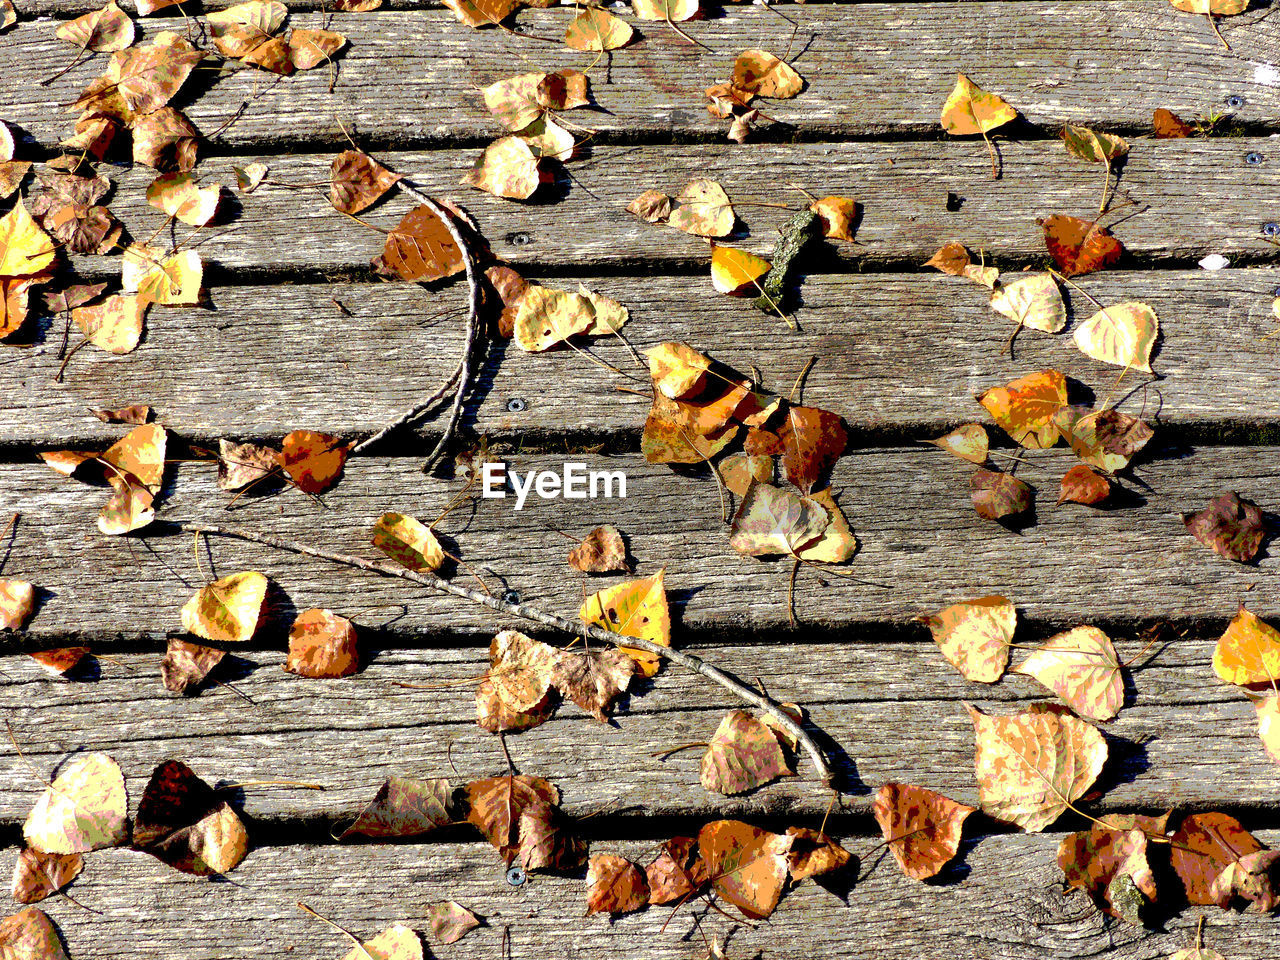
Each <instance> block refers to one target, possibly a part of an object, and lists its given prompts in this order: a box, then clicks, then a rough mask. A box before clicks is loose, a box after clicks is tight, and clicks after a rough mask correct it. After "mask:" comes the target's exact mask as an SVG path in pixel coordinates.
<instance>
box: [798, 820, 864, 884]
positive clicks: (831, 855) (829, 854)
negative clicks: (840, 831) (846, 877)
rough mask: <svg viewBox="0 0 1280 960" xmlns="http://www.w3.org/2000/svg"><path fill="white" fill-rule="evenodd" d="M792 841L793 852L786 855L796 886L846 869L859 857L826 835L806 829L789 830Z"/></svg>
mask: <svg viewBox="0 0 1280 960" xmlns="http://www.w3.org/2000/svg"><path fill="white" fill-rule="evenodd" d="M787 836H788V837H790V838H791V850H790V851H789V852H788V853H787V868H788V869H789V870H790V871H791V880H792V882H793V883H799V882H800V881H801V880H804V879H807V878H808V877H820V876H823V875H825V874H828V873H835V872H837V871H840V870H844V869H845V868H846V867H848V866H849V864H851V863H856V862H857V858H856V857H855V856H854V855H853V854H851V853H850V852H849V851H848V850H846V849H845V848H844V847H842V846H840V844H838V843H836V842H835V841H834V840H832V839H831V838H830V837H829V836H827V835H826V834H825V833H819V832H818V831H817V830H810V829H808V828H807V827H787Z"/></svg>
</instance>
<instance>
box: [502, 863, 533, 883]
mask: <svg viewBox="0 0 1280 960" xmlns="http://www.w3.org/2000/svg"><path fill="white" fill-rule="evenodd" d="M506 878H507V883H509V884H511V886H513V887H518V886H520V885H521V884H522V883H524V882H525V881H526V880H528V879H529V878H528V876H527V875H526V874H525V872H524V867H521V866H515V867H512V868H511V869H510V870H508V871H507V873H506Z"/></svg>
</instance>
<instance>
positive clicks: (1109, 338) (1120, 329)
mask: <svg viewBox="0 0 1280 960" xmlns="http://www.w3.org/2000/svg"><path fill="white" fill-rule="evenodd" d="M1159 332H1160V323H1159V321H1158V320H1157V319H1156V312H1155V311H1154V310H1152V309H1151V308H1150V307H1149V306H1147V305H1146V304H1145V303H1141V302H1139V301H1137V300H1132V301H1129V302H1128V303H1118V304H1116V305H1115V306H1114V307H1106V308H1104V309H1102V310H1099V311H1098V312H1097V313H1095V314H1094V315H1093V316H1092V317H1090V318H1089V319H1088V320H1086V321H1085V322H1084V323H1082V324H1081V325H1080V326H1079V327H1077V328H1076V332H1075V338H1076V346H1077V347H1079V348H1080V350H1081V352H1082V353H1084V354H1086V355H1087V356H1090V357H1093V359H1095V360H1101V361H1102V362H1103V363H1113V364H1115V365H1116V366H1118V367H1133V368H1135V369H1137V370H1142V371H1144V372H1146V373H1150V372H1151V350H1152V349H1153V348H1154V347H1155V343H1156V335H1157V334H1158V333H1159Z"/></svg>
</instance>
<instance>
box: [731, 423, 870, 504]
mask: <svg viewBox="0 0 1280 960" xmlns="http://www.w3.org/2000/svg"><path fill="white" fill-rule="evenodd" d="M777 435H778V439H779V440H780V441H781V443H782V469H783V470H784V471H785V472H786V475H787V480H789V481H790V482H791V483H792V484H793V485H795V486H796V487H798V488H799V489H800V491H801V492H802V493H809V492H810V491H811V490H813V488H814V486H815V485H816V484H817V483H818V482H819V481H820V480H821V479H822V478H823V477H825V476H826V475H827V474H828V473H829V472H830V470H831V468H832V466H834V465H835V462H836V461H837V460H839V459H840V456H841V454H843V453H844V451H845V448H846V447H848V445H849V432H848V430H846V429H845V425H844V420H843V419H842V418H841V417H840V416H838V415H837V414H834V413H832V412H831V411H829V410H821V409H819V408H817V407H794V406H789V407H788V408H787V415H786V418H785V419H784V420H783V421H782V423H781V424H780V425H779V426H778V429H777ZM748 452H751V451H748Z"/></svg>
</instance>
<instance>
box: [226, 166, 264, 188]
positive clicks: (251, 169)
mask: <svg viewBox="0 0 1280 960" xmlns="http://www.w3.org/2000/svg"><path fill="white" fill-rule="evenodd" d="M231 169H232V170H233V171H234V172H235V175H236V189H237V190H239V191H240V192H241V193H253V191H255V190H257V189H258V187H259V186H260V185H261V184H262V181H263V180H265V179H266V178H267V174H268V173H269V172H270V170H271V168H270V167H268V166H267V165H266V164H265V163H262V162H261V161H255V162H254V163H250V164H247V165H246V166H243V167H232V168H231Z"/></svg>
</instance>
